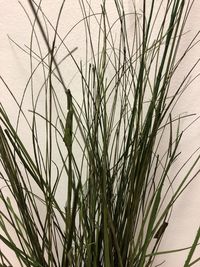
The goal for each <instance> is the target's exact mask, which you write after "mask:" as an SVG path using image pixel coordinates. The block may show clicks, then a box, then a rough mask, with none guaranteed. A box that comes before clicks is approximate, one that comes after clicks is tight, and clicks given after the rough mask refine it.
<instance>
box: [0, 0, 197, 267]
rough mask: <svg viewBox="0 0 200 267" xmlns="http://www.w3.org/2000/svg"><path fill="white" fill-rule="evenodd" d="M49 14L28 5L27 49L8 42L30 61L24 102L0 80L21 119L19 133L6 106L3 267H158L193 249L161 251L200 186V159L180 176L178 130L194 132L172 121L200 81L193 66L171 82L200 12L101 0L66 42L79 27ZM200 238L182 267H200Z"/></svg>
mask: <svg viewBox="0 0 200 267" xmlns="http://www.w3.org/2000/svg"><path fill="white" fill-rule="evenodd" d="M43 2H45V1H42V0H40V1H35V0H27V3H28V4H29V9H27V8H25V7H24V5H23V4H22V3H19V4H20V5H21V7H22V8H23V10H24V12H25V13H24V14H25V16H27V18H28V23H29V24H30V25H31V38H30V43H29V44H26V45H25V46H24V45H22V44H21V43H19V42H17V41H16V40H13V39H12V38H11V37H9V39H10V41H11V42H12V44H13V45H14V46H16V47H17V48H19V49H20V52H23V53H25V54H27V57H28V58H29V60H30V77H29V79H28V81H27V83H26V86H25V88H24V91H23V94H22V97H21V99H20V100H18V98H17V97H16V95H15V94H14V93H13V92H14V90H13V88H10V87H9V85H8V83H7V81H6V80H5V79H4V78H3V77H1V90H3V89H4V90H7V91H8V92H9V93H10V96H11V98H12V99H13V100H14V101H15V104H16V106H17V107H18V116H17V120H16V121H12V118H11V117H10V116H9V115H8V112H7V111H6V107H5V106H3V105H2V104H1V105H0V164H1V169H0V171H1V172H0V176H1V180H3V183H4V186H2V188H1V190H0V203H1V204H0V207H1V209H0V240H1V244H4V248H5V247H7V249H1V250H0V266H2V267H6V266H13V267H14V266H20V267H30V266H31V267H68V266H69V267H72V266H73V267H150V266H151V267H155V266H159V265H156V263H155V262H156V258H157V256H158V255H161V254H164V255H166V257H167V253H176V252H177V251H181V250H184V249H186V248H179V249H177V250H176V251H160V250H159V247H160V244H161V243H162V240H163V236H164V235H165V233H166V231H167V227H168V224H169V223H170V215H171V212H172V208H173V206H174V205H176V201H177V199H178V198H179V197H180V196H181V195H182V194H184V191H185V189H186V188H187V186H188V185H189V184H190V183H191V182H192V181H193V180H194V179H195V178H197V177H198V174H199V168H198V167H199V159H200V153H199V149H198V147H197V150H196V151H194V153H193V154H192V155H191V156H190V157H189V158H188V159H187V160H186V161H185V162H183V164H182V166H181V168H179V169H177V170H176V172H174V166H175V164H176V161H177V159H178V158H179V157H180V156H181V151H180V149H179V147H180V143H181V140H182V136H183V135H184V134H185V129H182V127H181V121H182V120H183V119H186V118H188V119H190V125H191V124H192V123H193V122H194V121H195V120H196V117H191V114H188V115H180V116H177V114H175V112H174V109H175V107H176V105H178V104H179V102H178V101H179V99H180V97H181V96H182V94H183V93H184V92H185V91H186V89H187V88H188V87H189V86H191V85H192V83H193V81H194V80H195V79H196V78H197V76H198V75H196V76H191V75H192V74H193V71H194V70H195V68H196V67H197V66H198V63H199V59H196V62H195V63H194V64H193V65H192V66H191V68H190V69H189V70H188V71H187V73H186V74H185V75H184V76H182V79H181V80H179V81H176V82H174V81H175V80H176V73H177V70H178V69H179V67H180V65H181V64H182V62H183V61H184V59H185V57H186V56H187V55H188V54H189V53H190V52H191V50H192V49H193V48H194V46H196V45H197V44H198V38H199V32H198V33H196V34H194V36H193V37H192V38H191V40H190V41H189V43H188V44H187V46H186V48H185V50H184V52H182V53H180V50H179V47H180V45H181V41H182V38H183V37H184V35H185V30H184V29H185V25H186V23H187V20H188V17H189V13H190V11H191V8H192V6H193V4H194V1H192V0H191V1H190V0H188V1H184V0H162V1H155V0H150V1H146V0H142V1H140V2H138V3H136V1H132V2H131V9H130V8H129V9H127V8H126V5H125V4H123V1H120V0H114V1H113V4H112V10H111V9H110V4H109V3H108V1H105V0H102V1H99V3H98V7H99V9H98V12H96V10H95V9H94V8H93V5H94V3H92V2H93V1H91V2H89V1H87V0H79V1H77V2H79V8H80V11H81V12H82V19H81V20H79V21H77V23H76V24H74V25H73V26H72V28H71V29H70V30H68V31H67V32H66V33H65V35H63V34H60V31H59V26H60V24H61V22H63V21H65V23H66V24H67V23H68V22H67V19H70V18H66V17H65V15H64V13H65V10H66V8H67V1H65V0H64V1H61V4H60V10H59V13H58V15H57V20H56V21H55V22H54V23H53V22H51V18H50V17H49V16H47V15H46V13H45V9H43ZM124 2H126V1H124ZM127 2H128V1H127ZM46 4H47V5H48V3H46ZM96 5H97V4H96ZM108 6H109V7H108ZM111 11H112V12H113V14H114V17H115V19H113V16H111V15H110V14H111ZM80 25H81V27H82V29H83V31H82V33H83V34H84V40H81V41H82V42H83V43H81V41H80V38H79V36H77V46H75V47H72V48H71V46H70V36H71V35H72V34H73V32H74V31H76V28H77V27H80ZM80 49H81V51H82V56H81V57H80V55H79V54H78V55H77V53H78V51H79V50H80ZM60 51H61V52H60ZM63 65H67V66H68V69H71V68H72V69H74V70H76V71H75V73H74V74H75V76H74V77H71V76H70V75H69V73H68V72H66V71H65V68H64V67H63ZM38 77H39V78H40V79H38ZM191 77H192V78H191ZM2 88H3V89H2ZM27 96H28V97H29V99H31V101H30V103H31V104H30V106H29V107H28V111H27V108H26V107H25V104H24V103H25V99H26V97H27ZM191 118H192V119H191ZM23 131H25V133H26V134H27V136H26V139H27V138H28V140H29V143H28V144H27V142H26V141H25V137H24V136H23ZM172 169H173V172H172ZM199 237H200V230H199V229H198V230H197V235H196V237H195V239H194V242H193V244H191V247H188V248H187V253H188V256H187V257H186V258H185V260H184V262H185V263H184V264H183V266H184V267H189V266H198V265H195V264H196V263H197V262H198V260H199V259H198V257H196V258H194V257H193V255H194V252H195V250H196V247H197V245H198V241H199ZM7 251H11V252H12V255H15V257H14V256H13V259H12V258H10V257H8V253H7ZM166 264H167V261H166ZM197 264H198V263H197ZM163 266H166V267H178V266H176V264H175V265H174V266H168V265H163Z"/></svg>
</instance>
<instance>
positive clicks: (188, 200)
mask: <svg viewBox="0 0 200 267" xmlns="http://www.w3.org/2000/svg"><path fill="white" fill-rule="evenodd" d="M133 1H134V0H133ZM27 2H28V1H26V0H21V3H22V5H23V7H24V8H25V10H27V11H28V14H29V15H30V17H31V19H32V14H31V11H30V9H29V6H28V3H27ZM61 2H62V1H61V0H56V1H55V0H43V4H42V6H43V9H44V11H45V14H47V16H48V18H49V19H50V20H51V22H52V23H53V25H55V22H56V17H57V14H58V11H59V7H60V4H61ZM66 2H67V3H66V5H65V8H64V10H63V15H62V18H61V22H60V26H59V34H60V35H61V36H64V35H65V33H66V32H67V31H69V29H70V28H71V27H72V26H73V25H74V23H76V22H77V21H78V20H79V19H81V17H82V15H81V12H80V8H79V4H78V0H68V1H66ZM91 2H94V4H93V7H94V10H96V11H98V9H99V2H100V1H91ZM137 2H138V4H139V1H137ZM124 3H125V6H126V9H127V11H128V10H129V9H130V10H131V8H132V1H129V0H124ZM107 5H108V10H109V12H110V13H109V15H110V16H111V17H112V16H113V19H114V16H115V12H114V10H113V6H112V1H111V0H108V1H107ZM130 25H131V24H130ZM93 30H94V31H95V29H93ZM130 30H131V26H130ZM198 30H200V1H198V0H196V1H195V3H194V6H193V9H192V10H191V15H190V18H189V20H188V24H187V27H186V30H185V35H184V38H183V42H182V44H181V46H180V54H181V51H184V49H185V47H186V45H187V44H188V42H189V40H190V39H191V38H192V37H193V36H194V35H195V34H196V32H197V31H198ZM8 35H9V37H10V38H12V39H13V40H14V41H15V42H16V43H17V44H19V45H20V46H21V47H22V48H24V49H25V50H27V47H29V46H30V38H31V26H30V22H29V19H28V17H27V16H26V13H25V11H24V10H23V8H22V6H21V5H20V4H19V2H18V1H17V0H9V1H8V0H0V75H1V76H2V77H3V79H4V80H5V81H6V83H7V84H8V85H9V88H10V89H11V92H12V93H13V95H15V97H16V98H17V99H18V100H20V98H21V97H22V94H23V90H24V88H25V86H26V82H27V80H28V78H29V75H30V64H29V55H28V54H26V53H24V52H23V51H22V50H21V49H19V48H18V47H17V46H16V45H15V44H14V43H13V42H12V41H11V40H9V38H8ZM50 35H51V31H50ZM39 38H40V37H39ZM65 43H66V44H67V46H68V48H69V49H73V48H74V47H78V50H77V51H76V52H75V53H76V56H77V57H80V58H81V55H82V53H83V51H84V30H83V27H82V26H81V25H80V26H77V27H76V28H75V30H74V31H73V32H72V33H71V35H69V36H68V37H67V38H66V40H65ZM41 45H42V49H45V45H44V43H42V44H41ZM65 54H66V51H65V49H63V48H61V50H60V55H63V56H65ZM198 57H200V46H199V45H197V46H196V47H194V48H193V50H192V52H190V54H189V55H188V56H187V57H186V60H185V61H184V63H183V64H181V66H180V69H179V70H178V71H177V73H176V79H175V84H176V81H177V82H178V81H180V79H182V78H183V75H184V73H185V72H186V71H187V70H188V68H189V66H191V65H192V64H193V63H194V62H195V60H197V58H198ZM62 71H63V73H64V77H65V78H66V80H67V82H69V81H70V80H71V79H72V78H73V77H74V74H75V72H76V68H75V67H74V66H73V64H72V62H70V60H69V61H68V62H66V63H63V65H62ZM198 71H200V66H199V68H197V70H195V72H194V74H193V75H194V76H195V75H196V74H197V73H198ZM36 75H38V81H39V80H40V79H41V77H40V74H39V73H37V74H36ZM75 79H76V77H75V78H73V82H72V85H73V84H74V85H75V87H76V80H75ZM36 84H37V83H36ZM199 84H200V80H199V79H197V80H195V81H194V82H193V83H192V85H191V86H190V87H189V88H188V90H187V92H185V93H184V94H183V95H182V98H181V99H180V101H179V102H178V104H177V107H176V109H175V110H176V112H177V114H189V113H197V114H199V115H200V104H199V103H200V102H199V100H200V86H199ZM72 85H71V86H72ZM58 87H59V85H58ZM59 89H60V88H59ZM74 95H75V97H77V98H78V97H79V92H78V88H76V89H75V90H74ZM25 100H26V101H25V104H24V108H25V109H28V107H29V105H30V98H29V97H28V96H27V97H26V99H25ZM0 102H1V103H2V104H3V105H4V106H5V107H6V109H7V111H8V114H9V115H10V116H11V117H12V118H13V121H16V115H17V113H16V110H17V106H16V104H15V102H14V100H13V99H12V97H11V95H10V93H9V92H8V91H7V90H6V88H5V86H4V85H3V83H2V82H1V81H0ZM41 104H42V103H41ZM191 121H192V120H191V119H185V120H184V121H183V122H182V125H181V127H182V128H183V129H184V128H186V127H187V126H188V125H189V123H190V122H191ZM21 126H22V128H23V125H21ZM22 132H23V134H24V141H25V142H26V143H27V145H28V140H27V139H26V130H25V129H23V130H22ZM197 147H200V120H197V121H196V122H195V123H194V124H192V125H191V127H190V128H189V129H188V130H187V132H186V134H185V136H184V138H183V142H182V143H181V146H180V150H183V151H184V152H183V154H182V157H181V160H182V162H184V160H186V159H187V157H188V156H189V155H190V154H191V153H192V152H193V151H194V150H195V149H196V148H197ZM180 166H181V162H180V161H177V163H176V167H174V171H176V170H177V169H178V168H180ZM198 167H200V166H197V168H198ZM179 179H181V177H180V178H179ZM0 183H1V182H0ZM60 201H62V193H61V199H60ZM0 205H1V204H0ZM0 207H1V206H0ZM199 207H200V174H199V175H198V176H197V177H196V179H195V180H194V181H193V182H192V183H191V185H190V186H189V187H188V188H187V189H186V191H185V193H184V195H182V196H181V198H180V199H179V200H178V201H177V203H176V205H175V206H174V208H173V210H172V215H171V222H170V224H169V226H168V228H167V231H166V235H165V237H164V239H163V242H162V245H161V248H160V250H161V251H164V250H173V249H178V248H182V247H188V246H190V244H191V242H192V240H193V238H194V235H195V233H196V230H197V226H198V225H199V224H200V209H199ZM0 248H1V249H4V247H3V245H2V244H1V243H0ZM185 255H187V251H183V252H180V253H174V254H169V255H167V254H165V255H162V256H159V257H157V260H156V263H157V264H159V263H162V262H163V264H162V265H161V266H163V267H182V264H183V259H184V258H185ZM197 256H199V255H198V254H197ZM164 261H165V262H164ZM155 266H158V265H155ZM155 266H153V267H155ZM195 266H199V265H198V264H197V265H195ZM16 267H18V266H16Z"/></svg>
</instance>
